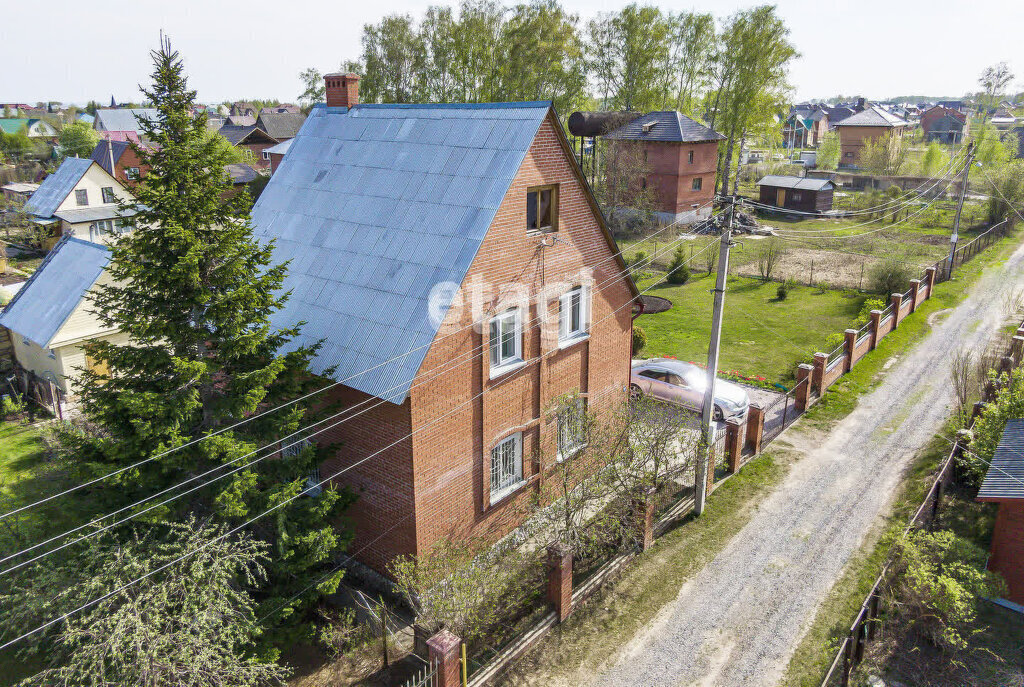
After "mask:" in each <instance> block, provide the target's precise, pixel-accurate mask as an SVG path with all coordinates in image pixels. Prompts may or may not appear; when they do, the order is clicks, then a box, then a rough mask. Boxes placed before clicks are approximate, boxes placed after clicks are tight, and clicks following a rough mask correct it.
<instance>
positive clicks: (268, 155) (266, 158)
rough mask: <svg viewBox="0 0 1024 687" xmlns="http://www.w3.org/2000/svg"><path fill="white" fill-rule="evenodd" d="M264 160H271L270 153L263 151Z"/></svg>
mask: <svg viewBox="0 0 1024 687" xmlns="http://www.w3.org/2000/svg"><path fill="white" fill-rule="evenodd" d="M263 159H264V160H269V159H270V153H268V152H267V151H265V150H264V151H263Z"/></svg>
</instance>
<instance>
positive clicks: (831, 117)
mask: <svg viewBox="0 0 1024 687" xmlns="http://www.w3.org/2000/svg"><path fill="white" fill-rule="evenodd" d="M855 114H857V113H856V112H854V110H853V108H852V107H845V106H837V107H828V108H825V116H826V117H828V128H829V130H832V129H835V128H836V126H837V125H838V124H839V122H841V121H843V120H844V119H846V118H847V117H852V116H853V115H855Z"/></svg>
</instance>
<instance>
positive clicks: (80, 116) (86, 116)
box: [75, 112, 96, 126]
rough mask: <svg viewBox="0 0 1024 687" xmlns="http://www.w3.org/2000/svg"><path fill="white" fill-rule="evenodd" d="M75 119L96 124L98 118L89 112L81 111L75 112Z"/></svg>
mask: <svg viewBox="0 0 1024 687" xmlns="http://www.w3.org/2000/svg"><path fill="white" fill-rule="evenodd" d="M75 121H78V122H85V123H86V124H88V125H89V126H94V125H95V123H96V118H95V117H93V116H92V115H91V114H89V113H88V112H79V113H77V114H75Z"/></svg>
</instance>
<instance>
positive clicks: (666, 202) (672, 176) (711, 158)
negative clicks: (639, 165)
mask: <svg viewBox="0 0 1024 687" xmlns="http://www.w3.org/2000/svg"><path fill="white" fill-rule="evenodd" d="M642 145H644V146H645V148H646V151H647V165H648V167H649V168H650V173H649V174H648V176H647V180H648V181H647V183H648V185H650V184H654V185H655V187H656V188H657V193H658V200H659V206H658V209H659V210H660V211H661V212H669V213H672V214H679V213H681V212H690V211H691V210H693V209H694V207H693V206H695V205H698V206H699V205H705V204H708V203H710V202H711V200H712V198H714V196H715V174H716V172H717V168H718V141H707V142H704V143H667V142H661V141H649V142H645V143H643V144H642ZM695 179H700V189H694V188H693V183H694V180H695Z"/></svg>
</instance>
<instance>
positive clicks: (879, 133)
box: [836, 105, 909, 167]
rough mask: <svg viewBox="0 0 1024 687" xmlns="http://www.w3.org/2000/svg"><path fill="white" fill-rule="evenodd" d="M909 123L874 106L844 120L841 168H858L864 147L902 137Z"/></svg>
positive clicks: (841, 122) (840, 123) (838, 126)
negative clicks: (892, 137)
mask: <svg viewBox="0 0 1024 687" xmlns="http://www.w3.org/2000/svg"><path fill="white" fill-rule="evenodd" d="M908 125H909V123H908V122H906V121H904V120H902V119H900V118H899V117H897V116H896V115H894V114H892V113H890V112H886V111H885V110H883V109H882V108H880V107H878V106H876V105H872V106H871V107H868V108H866V109H864V110H862V111H861V112H858V113H857V114H854V115H850V116H849V117H847V118H846V119H843V120H842V121H840V122H839V123H838V124H836V128H837V129H839V149H840V158H839V166H840V167H858V166H859V165H860V163H861V154H862V153H863V151H864V146H866V145H867V144H868V143H874V142H877V141H878V140H880V139H882V138H884V137H886V136H889V135H893V136H902V135H903V131H904V129H906V127H907V126H908Z"/></svg>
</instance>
